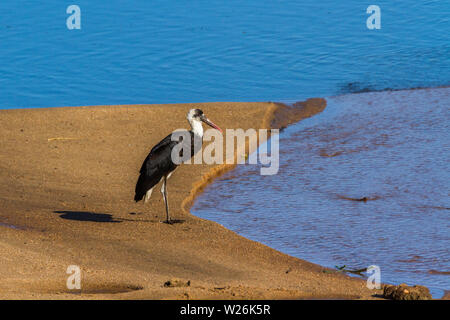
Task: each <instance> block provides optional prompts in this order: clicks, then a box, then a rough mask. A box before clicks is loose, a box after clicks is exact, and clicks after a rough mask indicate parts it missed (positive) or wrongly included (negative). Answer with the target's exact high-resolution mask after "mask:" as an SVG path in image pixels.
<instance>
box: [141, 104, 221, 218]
mask: <svg viewBox="0 0 450 320" xmlns="http://www.w3.org/2000/svg"><path fill="white" fill-rule="evenodd" d="M187 120H188V121H189V124H190V125H191V130H189V131H187V132H185V133H187V134H188V135H190V137H191V141H190V155H187V157H186V155H183V154H182V153H183V149H182V148H181V151H180V157H181V158H183V159H190V158H191V157H193V156H194V154H195V153H196V152H198V150H195V149H194V146H195V145H198V144H196V143H194V141H195V140H196V139H200V142H201V141H202V139H203V126H202V122H204V123H206V124H207V125H209V126H211V127H213V128H215V129H217V130H219V131H221V132H222V129H220V128H219V127H218V126H216V125H215V124H214V123H213V122H212V121H211V120H209V119H208V118H207V117H206V116H205V115H204V114H203V111H202V110H200V109H191V110H189V112H188V114H187ZM172 135H173V133H171V134H169V135H168V136H167V137H165V138H164V139H163V140H161V141H160V142H159V143H158V144H157V145H155V146H154V147H153V148H152V150H151V151H150V153H149V154H148V156H147V158H145V160H144V163H143V164H142V167H141V170H140V175H139V178H138V181H137V183H136V189H135V195H134V200H135V201H136V202H138V201H140V200H142V199H143V198H144V203H146V202H147V201H148V200H149V199H150V196H151V195H152V191H153V188H154V187H155V185H156V184H158V182H160V181H162V186H161V193H162V195H163V199H164V203H165V205H166V221H165V222H166V223H171V220H170V215H169V202H168V194H167V179H169V178H170V176H171V175H172V173H173V172H174V170H175V169H176V168H177V167H178V165H179V164H177V163H176V161H175V162H174V161H173V159H172V150H173V148H174V147H175V146H176V145H178V144H179V143H183V141H182V139H178V141H177V139H176V138H175V139H173V137H172ZM177 136H178V137H179V135H177ZM174 140H175V141H174ZM197 141H198V140H197ZM200 146H201V144H200ZM179 147H180V146H179ZM187 150H189V149H187Z"/></svg>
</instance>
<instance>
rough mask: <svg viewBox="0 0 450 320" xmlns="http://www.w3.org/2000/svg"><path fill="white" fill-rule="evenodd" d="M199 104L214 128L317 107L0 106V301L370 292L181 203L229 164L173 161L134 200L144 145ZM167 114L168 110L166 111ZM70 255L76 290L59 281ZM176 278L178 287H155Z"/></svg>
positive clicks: (290, 117)
mask: <svg viewBox="0 0 450 320" xmlns="http://www.w3.org/2000/svg"><path fill="white" fill-rule="evenodd" d="M194 106H198V107H200V108H201V109H203V111H204V112H205V113H206V114H207V115H208V117H209V118H210V119H211V120H213V121H214V122H216V123H217V124H218V125H219V126H221V127H222V128H223V129H226V128H244V129H247V128H269V127H273V128H280V127H284V126H286V125H288V124H289V123H292V122H295V121H298V120H300V119H302V118H304V117H307V116H311V115H313V114H315V113H317V112H320V111H321V110H322V109H323V108H324V107H325V101H324V100H322V99H315V100H310V101H309V102H308V103H304V104H302V105H297V108H296V109H291V108H289V107H286V106H283V105H279V104H274V103H206V104H196V105H193V104H176V105H148V106H147V105H139V106H138V105H135V106H98V107H77V108H52V109H27V110H2V111H0V124H1V125H0V134H1V137H2V138H1V141H0V208H1V210H0V234H1V237H0V256H1V260H0V298H1V299H80V298H81V299H296V298H371V297H372V295H374V294H376V293H379V292H376V291H372V290H369V289H367V288H366V286H365V282H364V281H362V280H359V279H355V278H351V277H348V276H345V275H343V274H339V273H326V272H323V270H324V268H323V267H321V266H318V265H315V264H312V263H309V262H306V261H303V260H300V259H297V258H294V257H290V256H288V255H285V254H282V253H280V252H278V251H275V250H273V249H271V248H269V247H267V246H264V245H262V244H260V243H257V242H253V241H251V240H248V239H245V238H243V237H241V236H239V235H237V234H235V233H234V232H231V231H229V230H227V229H225V228H224V227H222V226H221V225H219V224H217V223H214V222H211V221H206V220H203V219H200V218H197V217H195V216H193V215H191V214H190V213H189V211H188V210H189V207H190V205H191V204H192V201H193V199H194V198H195V196H196V194H198V193H199V192H201V190H202V189H203V187H204V186H205V185H206V184H207V183H209V182H210V181H212V179H213V178H214V176H216V175H217V174H220V173H222V172H224V171H226V170H228V169H230V168H231V166H209V165H196V166H187V165H185V166H182V167H180V168H179V169H177V171H176V173H175V174H174V175H173V177H172V178H171V179H170V183H169V185H168V188H169V192H170V193H169V195H170V204H171V207H172V215H173V217H174V218H176V219H182V220H184V222H183V223H178V224H174V225H167V224H164V223H160V221H161V220H163V219H164V207H163V206H164V204H163V201H162V198H161V195H160V194H159V192H155V193H154V195H153V196H152V199H151V202H150V205H144V204H142V203H138V204H135V203H134V201H133V195H134V185H135V182H136V179H137V176H138V170H139V167H140V165H141V163H142V161H143V159H144V158H145V156H146V155H147V153H148V151H149V150H150V148H151V147H152V146H153V145H154V144H155V143H157V142H158V141H159V140H160V139H162V138H163V137H165V136H166V135H167V134H168V133H169V132H171V131H172V130H173V129H176V128H187V127H188V124H187V122H186V120H185V114H186V112H187V110H189V109H190V108H192V107H194ZM169 115H170V117H169ZM69 265H78V266H80V267H81V269H82V290H81V293H80V292H69V291H68V290H67V288H66V280H67V277H68V275H67V274H66V269H67V267H68V266H69ZM173 278H177V279H180V280H181V281H184V282H187V281H190V286H186V287H183V286H182V287H176V288H171V287H165V286H164V283H165V282H166V281H168V280H170V279H173Z"/></svg>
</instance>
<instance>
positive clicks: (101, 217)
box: [53, 210, 122, 223]
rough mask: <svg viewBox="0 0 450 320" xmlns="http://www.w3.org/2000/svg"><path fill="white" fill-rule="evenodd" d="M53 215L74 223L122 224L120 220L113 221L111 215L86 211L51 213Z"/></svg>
mask: <svg viewBox="0 0 450 320" xmlns="http://www.w3.org/2000/svg"><path fill="white" fill-rule="evenodd" d="M53 212H54V213H59V214H60V216H59V217H60V218H62V219H67V220H75V221H90V222H115V223H120V222H122V220H121V219H115V218H114V217H113V216H112V214H109V213H95V212H88V211H67V210H61V211H53Z"/></svg>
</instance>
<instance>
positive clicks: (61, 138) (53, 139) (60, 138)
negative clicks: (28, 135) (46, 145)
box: [47, 137, 78, 142]
mask: <svg viewBox="0 0 450 320" xmlns="http://www.w3.org/2000/svg"><path fill="white" fill-rule="evenodd" d="M77 139H78V138H63V137H57V138H48V139H47V141H48V142H50V141H55V140H77Z"/></svg>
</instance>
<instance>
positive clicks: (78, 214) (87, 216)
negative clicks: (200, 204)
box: [53, 210, 185, 224]
mask: <svg viewBox="0 0 450 320" xmlns="http://www.w3.org/2000/svg"><path fill="white" fill-rule="evenodd" d="M53 212H54V213H58V214H59V217H60V218H61V219H66V220H74V221H87V222H101V223H104V222H109V223H120V222H124V221H128V222H152V223H157V222H158V223H159V222H164V221H161V220H158V219H154V220H141V219H136V220H135V219H126V218H114V217H113V215H112V214H109V213H96V212H90V211H69V210H56V211H53ZM130 214H136V213H134V212H130ZM183 222H185V220H176V219H173V220H170V222H169V223H168V224H178V223H183ZM165 223H167V222H165Z"/></svg>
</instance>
